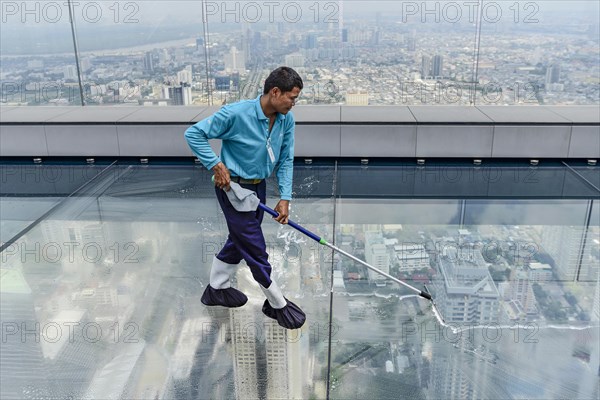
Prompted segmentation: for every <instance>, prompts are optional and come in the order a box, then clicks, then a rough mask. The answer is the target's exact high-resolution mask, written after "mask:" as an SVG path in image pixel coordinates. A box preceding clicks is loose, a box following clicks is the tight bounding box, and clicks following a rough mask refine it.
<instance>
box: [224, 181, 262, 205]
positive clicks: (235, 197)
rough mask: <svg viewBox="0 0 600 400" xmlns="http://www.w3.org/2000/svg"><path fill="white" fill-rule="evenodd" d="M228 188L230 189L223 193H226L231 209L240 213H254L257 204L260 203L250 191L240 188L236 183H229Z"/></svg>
mask: <svg viewBox="0 0 600 400" xmlns="http://www.w3.org/2000/svg"><path fill="white" fill-rule="evenodd" d="M229 187H230V188H231V189H230V190H229V191H228V192H225V193H227V198H228V199H229V202H230V203H231V205H232V206H233V208H235V209H236V210H237V211H240V212H250V211H256V209H257V208H258V203H260V200H259V199H258V197H257V196H256V193H254V192H253V191H252V190H250V189H245V188H243V187H241V186H240V185H239V184H238V183H236V182H231V183H230V184H229Z"/></svg>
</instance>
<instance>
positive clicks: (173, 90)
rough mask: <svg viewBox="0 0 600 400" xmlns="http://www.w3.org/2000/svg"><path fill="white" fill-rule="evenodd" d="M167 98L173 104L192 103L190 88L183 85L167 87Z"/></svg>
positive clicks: (184, 104)
mask: <svg viewBox="0 0 600 400" xmlns="http://www.w3.org/2000/svg"><path fill="white" fill-rule="evenodd" d="M168 91H169V99H171V104H172V105H174V106H186V105H188V104H192V88H191V87H189V86H187V85H183V86H170V87H169V88H168Z"/></svg>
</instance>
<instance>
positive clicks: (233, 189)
mask: <svg viewBox="0 0 600 400" xmlns="http://www.w3.org/2000/svg"><path fill="white" fill-rule="evenodd" d="M213 182H214V176H213ZM226 193H227V198H228V199H229V201H230V202H231V205H232V206H233V207H234V208H235V209H236V210H237V211H241V212H250V211H256V210H257V209H258V208H260V209H261V210H263V211H264V212H266V213H267V214H270V215H272V216H273V217H275V218H277V217H278V216H279V213H278V212H277V211H275V210H273V209H272V208H270V207H268V206H266V205H265V204H263V203H261V202H260V200H259V198H258V197H257V196H256V193H254V192H253V191H252V190H250V189H245V188H243V187H241V186H240V185H239V184H237V183H236V182H230V190H229V191H227V192H226ZM287 224H288V225H289V226H291V227H292V228H294V229H296V230H298V231H300V232H302V233H303V234H305V235H306V236H308V237H309V238H311V239H313V240H314V241H316V242H317V243H319V244H321V245H323V246H326V247H329V248H330V249H331V250H333V251H335V252H337V253H340V254H343V255H345V256H346V257H348V258H351V259H352V260H354V261H356V262H357V263H359V264H361V265H364V266H365V267H367V268H369V269H370V270H372V271H374V272H376V273H378V274H380V275H382V276H385V277H386V278H388V279H389V280H391V281H393V282H396V283H398V284H400V285H402V286H404V287H406V288H408V289H410V290H412V291H414V292H416V293H417V294H418V295H419V296H421V297H423V298H424V299H427V300H429V301H431V304H432V306H433V308H434V313H435V314H436V317H437V316H439V318H440V319H441V320H442V321H443V319H442V318H441V314H440V313H439V312H438V311H437V307H436V304H435V301H434V300H433V298H432V297H431V294H430V293H429V292H428V291H427V290H420V289H417V288H416V287H414V286H412V285H409V284H408V283H406V282H404V281H402V280H400V279H398V278H395V277H393V276H391V275H390V274H387V273H385V272H383V271H382V270H380V269H378V268H375V267H374V266H372V265H370V264H368V263H366V262H365V261H363V260H361V259H360V258H357V257H355V256H353V255H352V254H350V253H348V252H346V251H344V250H342V249H340V248H339V247H337V246H335V245H333V244H331V243H329V242H328V241H326V240H325V239H323V238H321V237H319V236H318V235H316V234H315V233H313V232H311V231H309V230H308V229H306V228H304V227H303V226H301V225H298V224H297V223H296V222H294V221H292V220H290V219H288V223H287ZM426 289H427V287H426Z"/></svg>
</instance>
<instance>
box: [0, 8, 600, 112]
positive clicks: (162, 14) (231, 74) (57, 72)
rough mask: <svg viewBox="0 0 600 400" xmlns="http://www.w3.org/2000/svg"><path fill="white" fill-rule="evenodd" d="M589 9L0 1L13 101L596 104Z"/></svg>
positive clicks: (597, 68) (5, 89) (7, 92)
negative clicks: (290, 89)
mask: <svg viewBox="0 0 600 400" xmlns="http://www.w3.org/2000/svg"><path fill="white" fill-rule="evenodd" d="M598 15H600V10H599V6H598V2H597V1H593V0H584V1H570V2H568V4H567V3H564V2H556V1H535V2H531V1H516V2H507V1H499V2H498V1H487V0H478V1H471V2H455V1H418V2H417V1H414V2H413V1H402V2H398V1H392V0H380V1H369V2H358V1H348V0H346V1H343V0H336V1H326V0H318V1H278V2H254V1H246V0H241V1H211V0H203V1H197V2H190V1H168V2H167V1H149V0H148V1H145V0H141V1H117V2H114V1H94V2H88V1H83V2H76V1H67V2H39V1H19V2H11V1H5V2H3V3H2V24H1V29H2V35H0V36H1V39H0V40H1V42H0V43H1V48H2V52H1V54H0V59H1V60H2V74H1V77H0V78H1V80H2V90H1V100H2V102H3V103H5V104H10V105H53V104H60V105H81V104H85V105H97V104H102V105H123V104H126V105H146V106H152V105H221V104H224V103H230V102H233V101H237V100H240V99H249V98H254V97H255V96H256V95H257V94H259V93H260V92H261V89H262V86H263V82H264V79H265V78H266V76H267V75H268V73H269V72H270V71H271V70H273V69H274V68H276V67H278V66H280V65H288V66H290V67H292V68H295V69H297V70H298V72H299V73H300V75H301V76H302V77H303V79H304V83H305V87H304V90H303V92H302V96H301V97H300V99H299V100H298V104H345V105H419V104H439V105H444V104H453V105H520V104H526V105H527V104H528V105H531V104H535V105H538V104H545V105H548V104H561V105H583V104H599V92H598V83H599V78H598V77H599V74H600V64H599V61H598V60H599V59H600V51H599V42H598V37H599V25H600V19H599V17H598Z"/></svg>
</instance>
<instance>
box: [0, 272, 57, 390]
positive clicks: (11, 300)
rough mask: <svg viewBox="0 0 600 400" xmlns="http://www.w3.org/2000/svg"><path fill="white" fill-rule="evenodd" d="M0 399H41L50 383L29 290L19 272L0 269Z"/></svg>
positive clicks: (39, 329)
mask: <svg viewBox="0 0 600 400" xmlns="http://www.w3.org/2000/svg"><path fill="white" fill-rule="evenodd" d="M0 304H1V306H2V341H1V343H0V369H1V370H2V374H0V382H1V385H0V397H1V398H3V399H22V398H43V397H45V396H46V395H48V394H49V393H48V391H49V389H48V385H49V383H50V381H49V380H48V378H49V377H48V376H47V368H46V363H45V361H44V357H43V353H42V347H41V330H42V329H41V328H40V324H39V322H38V321H37V317H36V312H35V305H34V301H33V294H32V290H31V287H30V286H29V284H28V283H27V281H26V279H25V277H24V276H23V273H22V271H21V270H20V268H11V269H0Z"/></svg>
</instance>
